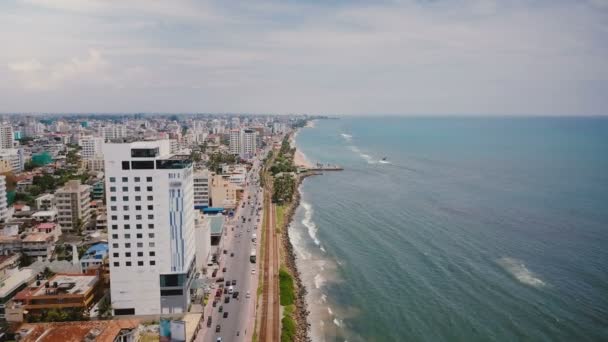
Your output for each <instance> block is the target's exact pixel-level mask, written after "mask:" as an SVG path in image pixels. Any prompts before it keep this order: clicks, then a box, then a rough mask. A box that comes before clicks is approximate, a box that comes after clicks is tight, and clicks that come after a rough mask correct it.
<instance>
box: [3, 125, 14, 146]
mask: <svg viewBox="0 0 608 342" xmlns="http://www.w3.org/2000/svg"><path fill="white" fill-rule="evenodd" d="M14 145H15V134H14V132H13V126H11V125H10V124H2V125H0V149H7V148H13V147H14Z"/></svg>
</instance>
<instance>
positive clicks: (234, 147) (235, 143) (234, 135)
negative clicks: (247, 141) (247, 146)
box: [230, 129, 241, 154]
mask: <svg viewBox="0 0 608 342" xmlns="http://www.w3.org/2000/svg"><path fill="white" fill-rule="evenodd" d="M230 153H231V154H241V130H240V129H231V130H230Z"/></svg>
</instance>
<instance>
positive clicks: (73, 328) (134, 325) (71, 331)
mask: <svg viewBox="0 0 608 342" xmlns="http://www.w3.org/2000/svg"><path fill="white" fill-rule="evenodd" d="M139 327H140V321H139V320H134V319H120V320H108V321H98V320H92V321H80V322H51V323H23V324H21V325H20V326H19V327H18V328H17V329H16V330H17V334H16V335H17V336H18V341H19V342H41V341H50V342H57V341H61V342H69V341H83V342H93V341H95V342H137V341H142V340H143V339H141V338H140V337H141V333H140V330H141V331H145V330H144V329H140V328H139ZM157 337H158V333H157Z"/></svg>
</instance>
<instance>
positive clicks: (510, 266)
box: [498, 257, 546, 287]
mask: <svg viewBox="0 0 608 342" xmlns="http://www.w3.org/2000/svg"><path fill="white" fill-rule="evenodd" d="M498 264H499V265H500V266H501V267H502V268H503V269H504V270H505V271H507V272H509V273H510V274H511V275H512V276H513V277H514V278H515V279H517V280H518V281H519V282H520V283H522V284H526V285H529V286H533V287H543V286H545V285H546V284H545V282H544V281H542V280H541V279H540V278H538V276H537V275H536V274H534V273H533V272H532V271H530V270H529V269H528V268H527V267H526V265H525V264H524V263H523V262H522V261H521V260H517V259H514V258H509V257H503V258H500V259H499V260H498Z"/></svg>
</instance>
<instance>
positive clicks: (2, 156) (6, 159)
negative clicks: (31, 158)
mask: <svg viewBox="0 0 608 342" xmlns="http://www.w3.org/2000/svg"><path fill="white" fill-rule="evenodd" d="M0 161H2V163H4V164H6V163H8V164H9V165H10V168H11V171H12V172H15V173H16V172H21V171H23V166H24V164H25V160H24V156H23V149H22V148H7V149H0Z"/></svg>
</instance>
